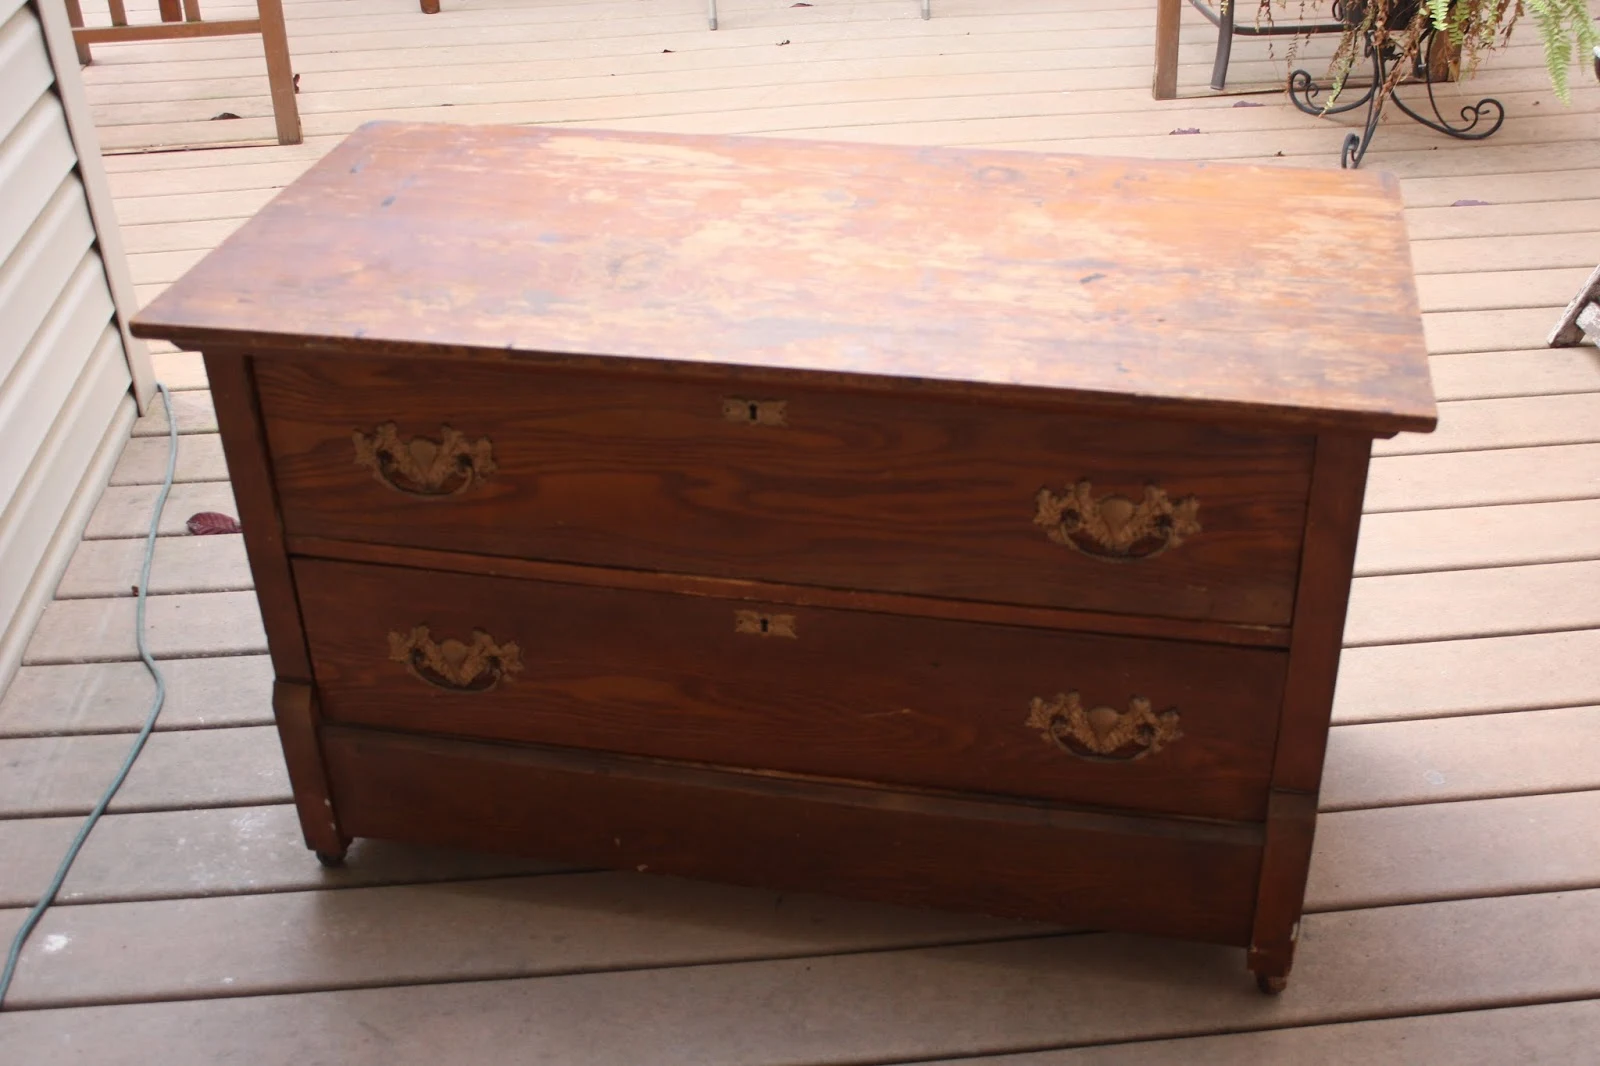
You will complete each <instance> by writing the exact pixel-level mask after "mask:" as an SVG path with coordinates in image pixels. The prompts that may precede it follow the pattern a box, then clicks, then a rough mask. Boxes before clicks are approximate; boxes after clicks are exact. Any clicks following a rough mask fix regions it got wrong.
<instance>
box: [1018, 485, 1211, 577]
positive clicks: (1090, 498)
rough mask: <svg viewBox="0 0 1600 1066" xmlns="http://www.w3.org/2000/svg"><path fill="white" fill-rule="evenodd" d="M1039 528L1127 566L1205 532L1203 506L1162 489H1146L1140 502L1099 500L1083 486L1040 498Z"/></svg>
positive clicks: (1112, 497)
mask: <svg viewBox="0 0 1600 1066" xmlns="http://www.w3.org/2000/svg"><path fill="white" fill-rule="evenodd" d="M1034 503H1035V504H1036V505H1037V507H1038V510H1037V511H1036V513H1035V514H1034V516H1033V524H1034V525H1036V526H1039V527H1041V528H1043V529H1044V531H1045V535H1046V536H1048V537H1049V538H1050V539H1051V540H1053V541H1055V542H1056V543H1057V544H1062V545H1065V546H1066V547H1068V548H1071V549H1073V550H1074V551H1079V552H1082V553H1083V554H1084V555H1088V556H1091V557H1092V558H1095V559H1106V560H1109V561H1112V562H1123V561H1127V560H1132V559H1148V558H1150V557H1152V556H1155V555H1160V554H1161V553H1162V552H1164V551H1166V550H1167V549H1168V548H1176V547H1177V546H1178V545H1180V544H1182V543H1183V541H1184V538H1186V537H1192V536H1194V535H1195V534H1196V533H1198V532H1200V522H1199V521H1198V520H1197V519H1196V517H1195V515H1196V514H1197V513H1198V512H1199V510H1200V501H1199V500H1197V499H1195V498H1194V497H1193V496H1185V497H1183V498H1182V499H1181V500H1177V501H1173V500H1171V499H1169V498H1168V497H1167V494H1166V492H1165V490H1163V489H1162V488H1160V486H1157V485H1146V486H1145V487H1144V498H1143V499H1142V500H1140V501H1139V502H1138V503H1134V502H1133V501H1132V500H1130V499H1128V498H1127V497H1126V496H1118V495H1114V494H1113V495H1110V496H1102V497H1100V499H1098V500H1097V499H1095V498H1094V487H1093V486H1092V485H1091V484H1090V483H1089V482H1088V481H1080V482H1078V483H1077V484H1076V485H1074V486H1072V488H1070V489H1068V490H1067V492H1066V494H1065V495H1063V496H1057V495H1056V494H1055V493H1053V492H1051V491H1050V490H1049V489H1048V488H1044V489H1040V490H1039V495H1038V496H1036V497H1035V498H1034Z"/></svg>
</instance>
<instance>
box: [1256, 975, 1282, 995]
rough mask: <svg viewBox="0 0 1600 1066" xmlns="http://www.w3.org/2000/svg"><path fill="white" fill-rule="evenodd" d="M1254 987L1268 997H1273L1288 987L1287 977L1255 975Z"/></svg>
mask: <svg viewBox="0 0 1600 1066" xmlns="http://www.w3.org/2000/svg"><path fill="white" fill-rule="evenodd" d="M1256 987H1257V988H1259V989H1261V991H1262V992H1264V993H1266V994H1267V995H1269V996H1275V995H1277V994H1278V993H1279V992H1282V991H1283V990H1284V989H1285V988H1288V987H1289V977H1288V975H1287V974H1285V975H1283V976H1282V977H1276V976H1274V975H1272V974H1267V973H1258V974H1256Z"/></svg>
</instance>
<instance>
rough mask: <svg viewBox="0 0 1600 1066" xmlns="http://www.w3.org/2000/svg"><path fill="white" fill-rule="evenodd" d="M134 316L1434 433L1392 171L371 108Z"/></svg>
mask: <svg viewBox="0 0 1600 1066" xmlns="http://www.w3.org/2000/svg"><path fill="white" fill-rule="evenodd" d="M134 332H135V333H136V334H138V335H140V336H144V337H157V338H164V339H168V340H172V341H174V342H175V343H177V344H179V345H182V346H185V347H191V348H201V349H204V348H208V347H209V348H216V347H230V348H238V347H251V348H260V347H270V348H272V349H274V350H279V351H296V352H306V351H315V352H322V353H327V355H328V357H330V358H335V357H337V355H338V354H339V353H346V354H372V353H377V352H381V353H384V354H387V355H390V356H394V357H409V356H426V355H429V354H438V353H440V352H447V353H449V354H453V355H465V356H468V357H485V356H487V357H491V358H497V359H504V358H507V357H508V356H509V357H511V358H520V359H526V360H529V361H544V362H552V363H561V364H567V365H573V364H579V365H594V366H604V367H607V368H610V369H615V370H638V369H645V370H650V371H655V372H660V371H663V370H667V371H671V372H684V373H696V372H704V367H705V365H707V364H710V365H712V366H714V367H716V368H717V370H718V372H719V373H733V374H736V375H742V376H744V377H747V378H749V379H751V380H755V381H768V382H772V383H782V382H784V381H791V382H799V381H815V380H822V379H827V380H829V381H835V382H838V381H846V380H847V381H850V382H854V383H857V384H863V385H869V386H876V387H883V386H889V387H895V388H901V389H907V388H917V389H921V390H924V391H930V392H936V393H946V394H955V395H971V396H978V397H993V396H997V395H998V396H1006V397H1010V398H1013V399H1018V400H1029V401H1031V402H1056V401H1060V400H1066V401H1068V402H1071V403H1074V404H1088V405H1090V406H1098V407H1105V408H1109V409H1129V410H1137V411H1140V412H1148V413H1153V414H1165V415H1173V416H1177V417H1204V418H1213V419H1221V420H1229V421H1236V422H1245V423H1262V424H1271V425H1278V426H1284V427H1307V428H1329V429H1347V430H1350V431H1352V432H1357V433H1367V434H1375V435H1387V434H1391V433H1394V432H1396V431H1398V430H1426V429H1429V428H1431V427H1432V426H1433V423H1434V402H1433V395H1432V390H1431V387H1430V383H1429V378H1428V368H1427V358H1426V352H1425V349H1424V346H1423V337H1422V326H1421V319H1420V316H1419V314H1418V308H1417V297H1416V292H1415V287H1414V284H1413V280H1412V273H1411V257H1410V249H1409V246H1408V244H1407V239H1406V231H1405V226H1404V221H1403V215H1402V212H1401V206H1400V199H1399V195H1398V192H1397V186H1396V183H1395V182H1394V180H1393V179H1392V178H1389V177H1387V176H1384V175H1372V174H1366V173H1357V172H1342V171H1336V170H1326V171H1322V170H1291V169H1286V168H1280V167H1265V166H1240V165H1224V164H1213V163H1180V162H1164V161H1154V160H1130V159H1106V158H1092V157H1083V156H1068V155H1046V154H1033V153H1020V152H998V151H968V150H956V149H931V148H906V147H888V146H881V145H865V144H839V143H822V142H811V141H779V140H769V139H764V138H736V137H691V136H667V135H661V134H644V133H615V132H599V131H591V130H570V129H539V128H528V127H481V126H480V127H471V126H453V125H431V124H429V125H419V124H405V123H372V124H369V125H367V126H363V127H362V128H361V129H359V130H357V131H356V132H355V133H354V134H353V135H351V137H350V138H349V139H347V140H346V141H345V142H344V143H343V144H341V145H340V146H339V147H337V148H336V149H334V150H333V151H332V152H331V153H329V154H328V155H327V156H326V157H325V158H323V159H322V160H321V161H320V162H318V163H317V164H316V165H314V166H313V167H312V168H311V169H310V170H309V171H308V172H307V173H306V174H305V175H304V176H302V177H301V178H300V179H299V180H298V181H296V182H295V183H294V184H292V185H291V186H289V187H288V188H287V189H285V190H284V191H283V192H282V193H281V194H280V195H279V196H278V197H277V198H276V199H274V200H273V201H272V202H271V203H270V204H268V205H267V206H266V207H265V208H263V209H262V210H261V211H260V213H258V214H257V215H256V216H255V217H254V218H252V219H251V220H250V221H249V222H247V223H246V224H245V225H244V226H243V227H242V228H241V229H240V230H239V231H238V232H237V233H235V234H234V235H233V236H231V237H230V238H228V240H227V241H225V242H224V243H223V244H222V246H221V247H219V248H218V249H217V250H216V251H214V252H212V253H211V254H210V255H209V256H207V257H206V258H205V259H204V260H203V261H202V262H201V263H200V264H199V265H198V266H196V267H195V268H194V269H193V270H191V271H190V272H189V273H188V274H187V275H185V276H184V277H183V278H182V279H181V280H179V281H178V282H177V283H176V284H174V285H173V286H172V287H171V288H170V289H168V290H167V291H166V292H165V293H163V294H162V295H161V296H160V297H159V298H158V299H157V300H156V301H155V302H154V303H153V304H152V305H151V306H150V307H148V308H146V309H145V310H144V311H143V312H141V313H140V314H139V315H138V317H137V318H136V320H135V322H134ZM730 367H731V368H740V369H737V370H729V369H728V368H730Z"/></svg>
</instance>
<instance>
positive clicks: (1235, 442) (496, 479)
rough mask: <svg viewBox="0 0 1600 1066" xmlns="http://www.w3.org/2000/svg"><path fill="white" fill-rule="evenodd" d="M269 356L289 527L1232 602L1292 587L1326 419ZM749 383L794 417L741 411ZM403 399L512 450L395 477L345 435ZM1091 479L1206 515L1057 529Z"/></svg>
mask: <svg viewBox="0 0 1600 1066" xmlns="http://www.w3.org/2000/svg"><path fill="white" fill-rule="evenodd" d="M255 366H256V371H257V380H258V381H259V387H260V389H261V404H262V411H263V416H264V418H265V420H266V425H267V436H268V441H269V444H270V447H271V449H272V453H273V464H274V471H275V475H276V477H277V482H278V487H279V494H280V498H281V500H282V504H283V509H284V522H285V524H286V528H287V530H288V532H289V533H290V534H291V535H309V536H321V537H332V538H338V539H343V540H350V541H358V542H377V543H386V544H401V545H409V546H414V547H426V548H437V549H445V550H450V551H457V552H468V553H481V554H485V555H497V556H511V557H521V558H534V559H550V560H558V561H566V562H579V563H591V564H597V565H607V566H615V567H627V568H634V569H641V570H666V571H675V572H680V573H695V574H702V575H708V576H724V577H738V578H752V579H765V580H772V581H785V582H794V583H800V584H813V585H825V586H831V587H835V588H849V589H877V590H881V591H891V592H907V593H918V594H923V595H930V596H948V597H953V598H962V599H969V600H977V601H983V602H1003V603H1007V602H1008V603H1016V604H1029V605H1037V606H1050V607H1063V608H1073V609H1083V610H1095V611H1105V612H1112V613H1121V614H1138V615H1148V616H1158V617H1167V618H1188V619H1205V620H1209V621H1221V622H1241V623H1253V624H1268V625H1270V624H1281V623H1285V622H1287V621H1288V619H1289V615H1290V611H1291V608H1292V605H1293V596H1294V585H1295V580H1296V575H1297V573H1298V567H1299V544H1300V528H1301V526H1302V524H1303V522H1304V517H1305V501H1306V493H1307V491H1308V485H1309V481H1310V465H1311V445H1312V441H1311V439H1310V438H1302V437H1275V436H1269V435H1265V434H1261V433H1246V432H1229V431H1226V430H1221V429H1213V428H1208V427H1202V426H1198V425H1193V424H1189V423H1178V422H1162V421H1157V420H1154V419H1147V420H1143V421H1134V420H1114V419H1105V418H1092V417H1087V416H1081V415H1080V416H1073V417H1063V416H1062V415H1060V414H1058V413H1051V412H1045V411H1036V410H1029V409H1020V410H1018V409H1006V410H1003V411H1002V410H1000V409H997V408H993V407H987V406H982V405H978V404H974V403H959V402H950V401H935V400H931V399H927V398H920V399H919V398H898V397H888V396H880V395H871V394H860V393H850V392H825V391H817V390H814V389H790V390H784V391H782V392H778V393H771V394H768V393H758V394H755V396H754V397H748V398H741V397H740V394H739V391H738V387H737V386H731V387H730V386H728V385H722V386H720V387H719V386H718V385H717V384H714V383H709V382H707V383H700V382H681V381H672V380H662V379H649V378H636V377H631V376H617V375H596V374H588V375H585V374H574V373H568V372H556V371H550V370H540V369H538V368H534V367H507V366H503V365H500V366H485V365H481V364H469V363H464V362H446V361H430V362H422V361H404V360H395V361H391V362H388V363H385V362H380V361H377V360H371V359H358V360H350V361H333V360H325V361H321V362H317V361H312V360H307V359H305V358H298V359H284V358H275V357H269V356H262V357H257V359H256V361H255ZM730 399H733V400H735V401H736V402H735V409H736V412H735V413H739V414H740V417H739V419H738V420H730V419H729V417H727V415H726V414H725V412H724V405H725V402H727V401H729V400H730ZM757 400H759V401H771V402H773V403H782V404H783V411H784V415H783V420H784V421H783V424H781V425H778V424H762V423H760V422H756V423H752V422H750V421H748V420H747V414H744V413H742V412H747V410H748V408H747V407H746V406H745V404H746V403H748V402H754V401H757ZM760 410H762V409H761V408H760V407H759V405H758V414H759V412H760ZM772 417H775V416H772ZM390 422H393V423H395V424H396V425H397V427H398V429H397V432H398V434H399V435H400V437H401V438H402V439H407V440H409V439H416V438H422V439H428V440H432V441H434V442H438V441H440V440H441V438H442V433H443V431H444V430H443V427H445V426H449V427H451V428H453V429H454V430H456V431H458V432H460V433H461V434H464V436H465V437H466V438H467V439H468V440H469V441H473V442H477V441H480V440H484V439H486V440H488V441H489V443H490V446H491V448H492V454H493V463H494V466H495V469H494V471H493V473H491V474H489V475H488V476H486V477H484V478H482V479H481V480H480V481H477V482H476V483H474V484H473V485H471V487H469V488H466V489H465V490H464V491H460V492H457V493H455V494H453V495H448V496H418V495H410V494H407V493H405V492H401V491H397V490H396V489H395V488H393V487H390V486H389V485H386V484H385V483H383V482H382V481H380V480H379V478H378V477H376V476H375V475H374V473H373V472H372V471H371V470H370V469H367V468H364V467H362V466H360V465H358V464H357V462H356V461H355V458H356V453H355V446H354V444H353V443H352V434H353V433H355V432H361V433H365V434H371V433H373V432H374V430H375V429H376V428H377V427H378V426H380V425H383V424H386V423H390ZM1080 480H1088V481H1090V482H1091V484H1092V486H1093V493H1094V495H1095V498H1096V499H1097V500H1098V499H1100V498H1102V497H1104V496H1107V495H1119V496H1123V497H1125V498H1130V499H1132V500H1135V501H1137V500H1139V499H1140V497H1141V496H1142V494H1143V492H1144V491H1145V486H1147V485H1155V486H1158V487H1159V488H1161V489H1162V490H1163V491H1165V492H1166V493H1167V495H1168V496H1169V498H1170V499H1171V500H1173V501H1174V502H1176V501H1179V500H1182V499H1186V498H1189V497H1193V498H1194V500H1195V501H1196V502H1197V503H1198V505H1199V509H1198V515H1197V517H1198V520H1199V524H1200V527H1201V528H1200V531H1199V532H1198V533H1195V534H1193V535H1191V536H1188V537H1186V538H1185V539H1183V541H1182V543H1181V544H1178V545H1177V546H1175V547H1172V548H1170V549H1168V550H1166V551H1163V552H1161V553H1160V554H1156V555H1151V556H1149V557H1146V558H1140V559H1129V560H1110V561H1108V560H1106V559H1101V558H1095V557H1091V556H1090V555H1087V554H1083V553H1081V552H1079V551H1077V550H1075V549H1073V548H1071V547H1066V546H1063V545H1061V544H1057V543H1053V542H1052V541H1051V540H1050V538H1049V537H1048V536H1047V535H1046V532H1045V530H1044V529H1043V528H1042V527H1041V526H1039V525H1037V524H1035V521H1034V519H1035V517H1036V514H1037V504H1036V497H1037V495H1038V493H1039V492H1040V490H1041V489H1048V490H1050V491H1051V492H1052V493H1055V494H1063V493H1065V492H1067V491H1068V490H1069V489H1070V488H1071V487H1072V486H1073V485H1074V484H1076V483H1077V482H1079V481H1080Z"/></svg>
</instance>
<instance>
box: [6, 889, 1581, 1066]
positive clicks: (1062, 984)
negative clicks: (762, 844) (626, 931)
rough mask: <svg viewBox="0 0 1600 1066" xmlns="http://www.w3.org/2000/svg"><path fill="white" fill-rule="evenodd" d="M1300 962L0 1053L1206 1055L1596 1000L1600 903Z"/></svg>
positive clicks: (1478, 922) (725, 967) (558, 980)
mask: <svg viewBox="0 0 1600 1066" xmlns="http://www.w3.org/2000/svg"><path fill="white" fill-rule="evenodd" d="M1446 945H1449V946H1452V947H1453V948H1454V949H1455V950H1452V951H1451V953H1450V956H1449V957H1450V965H1440V964H1439V952H1440V950H1441V949H1442V948H1443V947H1445V946H1446ZM1300 952H1301V954H1300V959H1299V961H1298V964H1297V967H1296V982H1297V984H1296V985H1295V986H1291V989H1290V991H1289V992H1288V993H1286V994H1285V995H1283V996H1282V997H1278V998H1267V997H1263V996H1261V995H1259V994H1257V993H1256V991H1255V989H1254V987H1253V984H1252V983H1251V982H1249V981H1248V980H1247V979H1246V975H1245V974H1244V972H1243V970H1242V967H1241V965H1240V960H1239V958H1238V956H1237V952H1235V951H1231V950H1224V949H1219V948H1215V947H1211V946H1208V945H1203V944H1187V943H1179V942H1170V941H1162V942H1157V941H1151V940H1145V939H1142V938H1138V937H1130V936H1120V935H1099V934H1097V935H1079V936H1064V937H1041V938H1029V939H1022V940H1012V941H1005V942H1000V943H985V944H973V945H961V946H954V947H935V948H916V949H909V950H900V951H870V952H858V953H848V954H833V955H818V956H814V957H811V958H803V959H784V960H769V961H753V962H742V963H728V964H721V965H702V966H687V967H676V968H667V969H660V968H655V969H639V970H625V971H616V972H609V973H591V974H575V975H568V976H560V977H545V978H524V979H517V980H506V981H477V982H467V983H452V984H442V985H420V986H418V985H412V986H393V987H385V988H374V989H356V990H341V991H334V992H313V993H301V994H295V995H287V996H254V997H231V998H224V999H212V1000H187V1001H177V1002H158V1003H143V1004H138V1005H126V1006H124V1005H118V1006H106V1007H89V1008H79V1009H74V1010H71V1011H70V1012H65V1011H64V1012H56V1011H18V1012H7V1013H4V1014H0V1041H4V1042H6V1044H7V1046H8V1047H10V1048H14V1049H16V1053H17V1054H19V1055H20V1056H21V1057H22V1058H23V1060H24V1061H45V1060H46V1059H48V1061H51V1062H54V1063H72V1062H84V1063H87V1062H94V1063H97V1064H101V1066H118V1064H122V1063H127V1064H132V1063H144V1062H148V1061H151V1059H152V1058H156V1057H159V1059H160V1061H162V1062H163V1063H165V1064H167V1066H200V1064H209V1063H215V1062H218V1061H227V1060H228V1059H229V1058H230V1057H231V1058H234V1059H237V1060H239V1061H252V1060H253V1059H259V1058H266V1059H269V1060H272V1061H282V1062H290V1061H293V1062H327V1063H333V1062H339V1063H346V1064H350V1066H361V1064H368V1063H370V1064H373V1066H378V1064H383V1066H397V1064H406V1063H418V1064H422V1063H428V1064H432V1063H436V1062H438V1061H441V1060H442V1059H441V1057H442V1056H444V1057H454V1058H455V1059H456V1061H462V1062H507V1061H526V1058H525V1057H526V1054H527V1052H528V1050H529V1047H530V1042H531V1041H536V1042H537V1043H536V1046H537V1049H538V1053H539V1056H540V1060H541V1061H542V1062H544V1063H550V1064H568V1063H570V1064H573V1066H577V1064H580V1063H581V1064H583V1066H637V1064H638V1063H642V1062H649V1063H652V1064H655V1066H675V1064H683V1066H720V1064H739V1066H761V1064H773V1066H776V1064H779V1063H793V1062H796V1061H800V1062H807V1063H812V1064H829V1063H841V1064H842V1063H859V1062H863V1061H880V1062H881V1061H890V1062H905V1061H916V1060H926V1059H936V1058H940V1057H950V1056H953V1055H964V1056H976V1055H983V1054H990V1055H993V1054H1000V1053H1004V1052H1008V1051H1022V1050H1039V1049H1045V1048H1051V1047H1059V1046H1063V1045H1074V1044H1086V1043H1099V1042H1109V1041H1119V1040H1129V1039H1141V1038H1143V1039H1150V1038H1157V1037H1176V1036H1181V1035H1186V1034H1193V1035H1210V1034H1214V1033H1216V1032H1218V1031H1219V1030H1224V1029H1233V1030H1240V1029H1255V1028H1277V1027H1283V1026H1293V1025H1314V1024H1326V1023H1329V1022H1340V1021H1355V1020H1361V1019H1366V1018H1374V1017H1382V1016H1389V1015H1394V1014H1397V1013H1400V1014H1412V1013H1417V1014H1421V1013H1436V1012H1440V1011H1445V1010H1462V1009H1473V1008H1485V1007H1493V1006H1506V1005H1512V1004H1526V1003H1532V1002H1540V1001H1558V1000H1571V999H1579V998H1590V997H1595V996H1600V891H1580V892H1560V893H1547V894H1540V895H1530V896H1509V897H1496V898H1492V899H1474V900H1461V901H1452V902H1445V903H1428V904H1417V905H1413V906H1405V907H1382V908H1376V909H1370V910H1359V911H1342V912H1334V913H1326V914H1317V915H1311V916H1309V917H1308V918H1307V920H1306V922H1305V925H1304V928H1303V932H1302V939H1301V946H1300ZM980 990H981V991H980ZM712 1004H714V1005H715V1009H716V1017H715V1021H714V1022H708V1019H707V1016H706V1015H707V1010H708V1006H709V1005H712ZM597 1005H603V1009H596V1007H597ZM69 1034H70V1038H69Z"/></svg>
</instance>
